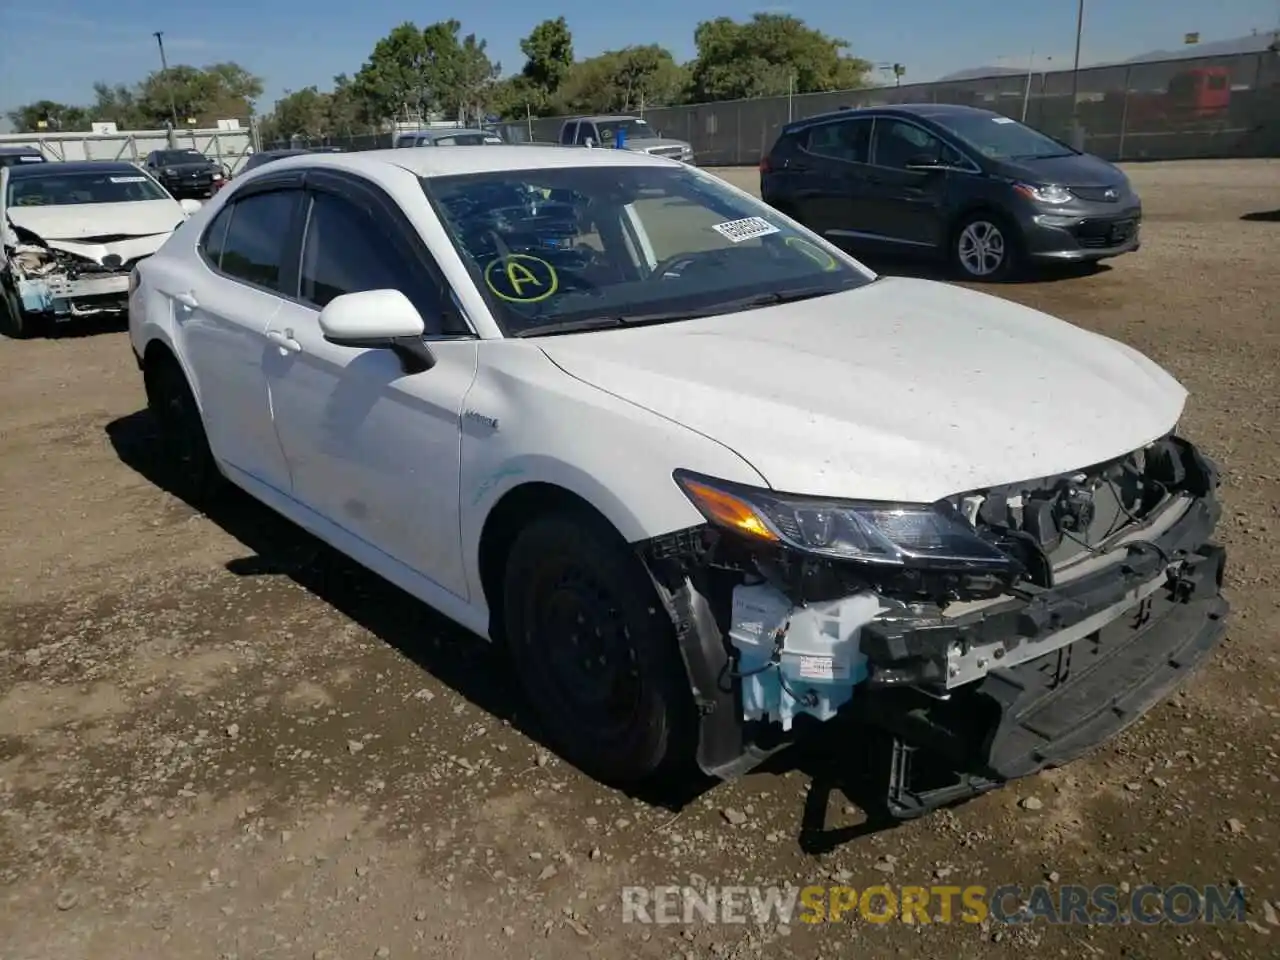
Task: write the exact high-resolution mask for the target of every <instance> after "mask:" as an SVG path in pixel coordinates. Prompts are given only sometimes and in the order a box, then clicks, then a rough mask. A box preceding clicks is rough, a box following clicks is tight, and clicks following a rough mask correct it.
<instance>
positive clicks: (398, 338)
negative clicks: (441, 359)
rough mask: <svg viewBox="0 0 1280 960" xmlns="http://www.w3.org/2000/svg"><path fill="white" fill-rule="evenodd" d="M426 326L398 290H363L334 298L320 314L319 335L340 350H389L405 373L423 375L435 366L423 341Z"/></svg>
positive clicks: (415, 308)
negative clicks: (350, 348)
mask: <svg viewBox="0 0 1280 960" xmlns="http://www.w3.org/2000/svg"><path fill="white" fill-rule="evenodd" d="M425 331H426V324H425V323H423V321H422V314H420V313H418V308H417V307H415V306H414V305H413V304H412V303H410V302H409V298H408V297H406V296H405V295H404V294H403V293H401V292H400V291H399V290H363V291H361V292H359V293H344V294H342V296H339V297H334V298H333V299H332V300H330V301H329V303H328V304H327V305H326V306H325V308H324V309H323V310H321V311H320V332H321V333H322V334H323V335H324V338H325V339H326V340H328V341H329V342H330V343H332V344H335V345H336V346H339V347H363V348H366V349H371V350H391V351H392V352H394V353H395V354H396V355H397V356H399V357H400V365H401V367H402V368H403V369H404V372H405V373H422V372H423V371H426V370H430V369H431V368H432V367H434V366H435V364H436V358H435V355H434V354H433V353H432V352H431V348H430V347H428V346H427V345H426V344H425V343H423V342H422V334H423V333H424V332H425Z"/></svg>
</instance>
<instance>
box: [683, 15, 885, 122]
mask: <svg viewBox="0 0 1280 960" xmlns="http://www.w3.org/2000/svg"><path fill="white" fill-rule="evenodd" d="M694 43H695V44H696V45H697V50H698V55H697V57H696V58H695V60H694V61H693V64H692V65H691V67H690V76H689V94H690V99H692V100H693V101H694V102H707V101H710V100H732V99H739V98H744V97H764V96H778V95H780V94H785V93H786V92H787V90H788V89H789V88H790V89H793V90H794V91H795V92H796V93H813V92H818V91H826V90H846V89H852V88H855V87H861V86H865V85H866V84H867V82H868V81H867V74H868V72H869V71H870V70H871V64H870V63H868V62H867V61H866V60H861V59H858V58H856V57H850V56H847V55H846V54H845V53H844V51H845V50H847V49H848V47H849V43H848V42H847V41H845V40H841V39H839V38H836V37H829V36H827V35H826V34H825V33H822V32H821V31H820V30H814V29H812V28H811V27H809V26H806V25H805V23H804V21H803V20H800V19H798V18H797V17H793V16H789V15H786V14H775V13H757V14H754V15H753V16H752V17H751V19H750V20H748V21H747V22H746V23H737V22H735V21H733V20H731V19H730V18H728V17H718V18H716V19H715V20H705V21H703V22H702V23H699V24H698V26H697V29H696V30H695V31H694ZM792 84H794V85H792Z"/></svg>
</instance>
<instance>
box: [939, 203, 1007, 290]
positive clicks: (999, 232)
mask: <svg viewBox="0 0 1280 960" xmlns="http://www.w3.org/2000/svg"><path fill="white" fill-rule="evenodd" d="M1016 259H1017V237H1016V235H1015V234H1014V232H1013V230H1012V229H1010V228H1009V227H1008V226H1007V225H1006V224H1005V223H1004V222H1003V220H1001V219H1000V218H999V217H996V216H994V215H993V214H988V213H979V214H975V215H974V216H971V217H969V218H968V219H966V220H965V221H964V222H963V223H962V224H961V225H960V227H959V229H958V230H956V233H955V240H954V241H953V247H952V260H953V261H954V263H955V265H956V267H957V268H958V269H959V271H960V274H961V276H962V277H964V278H966V279H969V280H987V281H992V280H1004V279H1006V278H1007V277H1008V276H1009V275H1010V274H1011V273H1012V272H1013V269H1014V266H1015V261H1016Z"/></svg>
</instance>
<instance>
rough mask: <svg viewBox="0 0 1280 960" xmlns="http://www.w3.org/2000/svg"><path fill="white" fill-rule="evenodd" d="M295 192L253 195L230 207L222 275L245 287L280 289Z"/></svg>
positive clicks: (296, 201) (282, 191)
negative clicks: (236, 280)
mask: <svg viewBox="0 0 1280 960" xmlns="http://www.w3.org/2000/svg"><path fill="white" fill-rule="evenodd" d="M301 196H302V193H301V191H299V190H279V191H275V192H272V193H256V194H253V195H252V196H249V197H245V198H244V199H243V200H241V201H239V202H237V203H235V204H233V205H232V215H231V225H230V226H229V227H228V228H227V234H226V239H225V241H224V243H223V249H222V260H221V265H222V272H223V273H225V274H228V275H230V276H232V277H235V278H237V279H239V280H244V281H246V282H248V283H253V284H256V285H258V286H260V287H266V288H267V289H268V290H279V289H280V267H281V264H283V263H284V254H285V243H286V241H287V240H288V237H289V228H290V226H291V224H292V221H293V211H294V208H295V207H296V206H297V203H298V200H299V198H300V197H301Z"/></svg>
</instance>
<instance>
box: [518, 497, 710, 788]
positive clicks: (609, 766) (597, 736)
mask: <svg viewBox="0 0 1280 960" xmlns="http://www.w3.org/2000/svg"><path fill="white" fill-rule="evenodd" d="M503 599H504V623H505V628H506V634H507V642H508V644H509V646H510V650H511V654H512V660H513V663H514V666H515V669H516V670H517V671H518V673H519V679H520V682H521V685H522V686H523V688H524V690H525V693H526V695H527V697H528V699H529V700H530V702H531V704H532V705H533V707H534V709H535V711H536V712H537V714H538V716H539V718H540V719H541V720H542V722H543V724H544V725H545V727H546V729H547V732H548V734H549V736H550V738H551V740H552V741H553V743H554V745H555V746H556V748H557V749H558V750H559V751H560V752H561V753H562V754H563V755H564V756H565V757H566V759H568V760H570V761H571V762H573V763H575V764H577V765H578V766H579V767H580V768H581V769H583V770H584V771H586V772H587V773H589V774H591V775H592V776H594V777H596V778H597V779H599V780H601V781H603V782H606V783H611V784H618V785H625V784H636V783H639V782H641V781H646V780H651V779H653V778H655V777H656V776H658V775H660V774H664V773H667V772H674V771H675V770H676V769H677V768H679V767H680V766H681V765H683V764H684V763H685V762H686V761H687V760H688V759H689V758H690V757H691V756H692V747H693V744H692V742H691V738H692V730H693V724H692V723H691V713H692V709H693V701H692V695H691V694H690V691H689V685H688V680H687V676H686V673H685V670H684V665H683V661H682V660H681V658H680V654H679V650H678V649H677V647H676V639H675V635H674V629H673V627H672V624H671V620H670V618H669V617H668V616H667V614H666V612H665V610H664V609H663V608H662V607H661V605H660V604H659V602H658V598H657V596H656V594H655V589H654V586H653V584H652V582H651V581H650V580H649V578H648V575H647V573H646V572H645V570H644V568H643V566H642V565H641V563H640V561H639V559H638V558H637V557H636V556H635V555H634V554H633V553H632V552H631V551H630V550H629V549H628V548H627V545H626V544H625V543H623V542H622V540H621V538H620V537H618V536H617V534H616V533H615V532H614V531H613V530H612V529H611V528H609V527H608V526H607V524H605V523H603V522H602V521H600V520H599V519H598V518H596V517H595V516H593V515H591V514H590V513H588V512H587V511H581V512H571V513H566V514H556V515H552V516H546V517H541V518H538V519H536V520H534V521H533V522H532V523H530V524H529V526H527V527H526V528H525V529H524V530H523V531H521V533H520V534H519V536H518V537H517V538H516V541H515V544H514V545H513V547H512V549H511V552H510V554H509V556H508V559H507V569H506V578H505V589H504V598H503Z"/></svg>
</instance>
